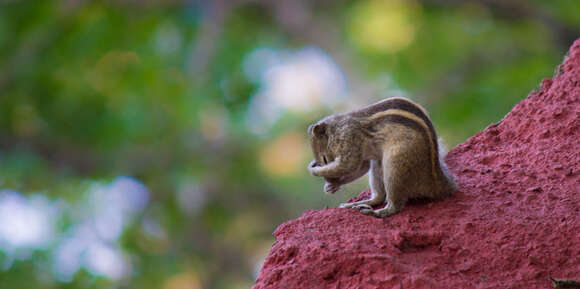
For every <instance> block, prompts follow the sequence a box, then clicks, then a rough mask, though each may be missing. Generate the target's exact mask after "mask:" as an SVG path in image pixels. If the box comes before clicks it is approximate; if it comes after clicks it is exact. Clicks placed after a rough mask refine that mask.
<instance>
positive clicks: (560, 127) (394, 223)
mask: <svg viewBox="0 0 580 289" xmlns="http://www.w3.org/2000/svg"><path fill="white" fill-rule="evenodd" d="M447 163H448V165H449V168H450V169H451V170H452V171H453V172H454V173H455V174H456V176H457V182H458V184H459V191H458V192H456V193H455V194H454V195H453V196H451V197H449V198H446V199H444V200H441V201H437V202H430V203H422V204H419V203H415V204H408V205H407V206H406V207H405V209H403V211H402V212H400V213H398V214H396V215H394V216H391V217H388V218H386V219H378V218H375V217H370V216H365V215H362V214H361V213H359V212H357V211H354V210H349V209H325V210H316V211H308V212H305V213H304V214H303V215H302V216H301V217H300V218H298V219H296V220H292V221H289V222H286V223H284V224H282V225H280V226H279V227H278V229H277V230H276V231H275V232H274V235H275V236H276V240H277V241H276V243H275V244H274V245H273V247H272V249H271V251H270V254H269V256H268V257H267V259H266V261H265V263H264V266H263V268H262V271H261V272H260V275H259V277H258V279H257V282H256V285H255V286H254V289H263V288H277V289H284V288H289V289H297V288H553V287H552V284H551V281H550V280H549V277H554V278H564V279H576V280H578V279H580V39H579V40H577V41H576V42H575V43H574V45H573V46H572V48H571V49H570V52H569V57H568V58H567V59H566V60H565V62H564V63H563V64H562V65H561V66H560V67H559V68H558V72H557V73H556V75H555V76H554V78H553V79H544V80H543V81H542V83H541V85H540V88H539V89H538V90H536V91H533V92H532V93H530V95H529V96H528V97H527V98H526V99H525V100H523V101H521V102H520V103H519V104H517V105H516V106H515V107H514V108H513V109H512V111H511V112H510V113H509V114H508V115H506V117H505V118H504V119H503V120H502V121H500V122H499V123H496V124H492V125H490V126H488V127H487V128H486V129H485V130H483V131H482V132H480V133H478V134H477V135H475V136H473V137H471V138H470V139H468V140H467V141H466V142H465V143H463V144H461V145H458V146H457V147H455V148H454V149H452V150H451V151H450V152H449V154H448V156H447ZM367 197H368V192H363V193H362V194H361V195H360V196H358V197H357V198H355V199H363V198H367Z"/></svg>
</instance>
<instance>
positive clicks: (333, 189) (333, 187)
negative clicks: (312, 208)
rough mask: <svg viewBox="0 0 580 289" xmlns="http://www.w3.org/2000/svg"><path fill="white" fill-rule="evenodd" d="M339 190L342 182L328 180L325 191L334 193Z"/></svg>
mask: <svg viewBox="0 0 580 289" xmlns="http://www.w3.org/2000/svg"><path fill="white" fill-rule="evenodd" d="M338 190H340V184H337V183H329V182H326V184H324V192H326V193H328V194H334V193H336V192H337V191H338Z"/></svg>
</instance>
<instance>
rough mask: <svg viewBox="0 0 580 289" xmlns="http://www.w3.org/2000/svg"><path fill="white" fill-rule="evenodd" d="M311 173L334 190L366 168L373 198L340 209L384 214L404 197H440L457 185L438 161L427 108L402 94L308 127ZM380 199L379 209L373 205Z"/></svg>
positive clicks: (328, 189)
mask: <svg viewBox="0 0 580 289" xmlns="http://www.w3.org/2000/svg"><path fill="white" fill-rule="evenodd" d="M308 136H309V138H310V144H311V146H312V151H313V153H314V160H313V161H312V162H311V163H310V165H309V166H308V170H309V171H310V173H311V174H312V175H313V176H319V177H324V178H325V180H326V184H325V185H324V191H325V192H327V193H330V194H333V193H335V192H336V191H338V190H339V189H340V187H341V186H342V185H344V184H347V183H350V182H352V181H354V180H356V179H358V178H360V177H361V176H363V175H364V174H366V173H367V172H369V170H370V175H369V183H370V188H371V198H370V199H368V200H363V201H359V202H352V203H343V204H340V206H339V207H340V208H353V209H358V210H360V211H361V212H362V213H364V214H369V215H374V216H377V217H386V216H390V215H393V214H395V213H397V212H398V211H400V210H401V209H402V208H403V206H404V205H405V203H406V202H407V200H408V199H413V198H431V199H436V198H442V197H445V196H447V195H449V194H451V193H452V192H454V191H455V190H456V189H457V186H456V184H455V181H454V177H453V175H451V174H450V173H449V172H448V170H447V167H446V166H445V163H444V162H443V160H442V152H440V151H439V148H440V147H441V145H440V144H439V142H438V140H437V135H436V134H435V129H434V127H433V124H432V123H431V120H430V119H429V117H428V116H427V113H426V112H425V110H424V109H423V108H422V107H421V106H420V105H418V104H416V103H414V102H412V101H410V100H408V99H406V98H402V97H394V98H388V99H385V100H382V101H380V102H378V103H375V104H372V105H369V106H367V107H364V108H362V109H359V110H355V111H353V112H350V113H345V114H337V115H331V116H328V117H326V118H323V119H322V120H320V121H318V122H317V123H315V124H313V125H311V126H310V127H309V128H308ZM384 203H387V205H386V206H385V207H384V208H382V209H373V207H375V206H380V205H382V204H384Z"/></svg>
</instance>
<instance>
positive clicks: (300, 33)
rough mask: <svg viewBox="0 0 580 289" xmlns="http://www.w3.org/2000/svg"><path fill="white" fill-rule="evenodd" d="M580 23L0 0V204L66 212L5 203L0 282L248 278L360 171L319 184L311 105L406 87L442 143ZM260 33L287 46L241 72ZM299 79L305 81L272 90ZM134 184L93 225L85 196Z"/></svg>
mask: <svg viewBox="0 0 580 289" xmlns="http://www.w3.org/2000/svg"><path fill="white" fill-rule="evenodd" d="M457 3H461V4H457ZM579 31H580V6H579V5H578V3H577V1H575V0H561V1H549V2H548V1H528V2H525V1H484V0H481V1H466V2H461V1H428V0H426V1H417V2H414V1H395V0H385V1H382V0H365V1H356V2H353V1H311V2H309V1H192V2H185V1H184V2H180V1H169V2H166V1H146V2H143V3H141V2H136V1H116V0H115V1H83V0H81V1H0V216H10V214H8V213H6V212H13V211H9V209H10V208H12V209H14V208H17V209H18V208H20V209H18V210H21V211H16V212H24V211H22V210H24V209H22V208H24V207H18V206H17V205H14V206H15V207H10V206H7V205H5V206H4V207H3V206H2V203H1V202H2V200H4V201H5V203H10V202H8V201H6V200H8V199H9V197H10V198H16V200H17V201H14V202H13V203H10V204H20V205H22V204H36V203H38V202H36V203H35V201H34V200H35V198H36V199H38V198H40V200H42V201H39V202H40V203H43V204H44V203H46V204H50V206H52V207H54V208H58V210H57V211H58V212H59V213H57V214H56V217H54V218H53V219H52V220H53V221H54V224H53V225H54V227H55V229H54V231H51V232H49V233H47V234H49V235H50V236H51V237H50V241H48V242H47V243H43V244H44V245H43V246H36V247H35V246H31V247H30V246H29V247H28V248H24V247H22V246H21V244H22V243H18V242H16V241H14V240H16V239H14V238H13V239H10V238H9V237H7V235H10V234H12V233H10V232H19V231H17V229H18V228H20V227H18V228H17V226H24V228H25V231H27V230H26V228H27V224H28V225H29V224H30V223H27V222H28V221H23V222H20V223H19V222H17V221H14V222H12V218H7V219H6V222H0V224H1V225H3V226H6V228H7V229H6V230H4V231H2V230H1V229H0V287H1V288H10V289H12V288H14V289H19V288H144V289H145V288H164V289H178V288H247V287H249V286H251V285H252V284H253V280H254V278H255V277H256V273H257V270H258V268H259V264H260V262H261V261H262V260H263V258H264V257H265V255H266V254H267V252H268V249H269V247H270V246H271V244H272V243H273V242H274V238H273V237H272V235H271V234H272V232H273V230H274V229H275V228H276V226H277V225H278V224H280V223H281V222H283V221H285V220H287V219H289V218H294V217H297V216H299V215H300V213H301V212H302V211H304V210H307V209H318V208H321V207H323V206H325V205H329V206H335V205H336V204H337V203H338V202H339V201H344V200H346V199H347V198H348V197H349V196H352V195H354V194H356V193H357V192H358V191H360V190H361V189H363V188H365V184H364V181H360V182H358V183H357V184H355V185H350V186H347V187H346V189H343V193H339V194H337V195H336V196H332V197H330V196H325V195H324V194H323V193H322V183H321V180H318V179H316V178H313V177H310V176H308V175H307V173H306V170H305V169H303V168H304V167H305V166H306V164H307V162H308V158H309V156H310V152H309V148H308V145H307V143H306V141H307V140H306V134H305V130H306V127H307V125H308V124H310V123H312V122H313V121H315V120H317V119H318V118H320V117H322V116H324V115H325V114H328V113H331V112H332V111H334V110H336V109H337V108H343V109H347V108H352V107H353V106H356V105H359V104H364V103H370V102H372V101H376V100H378V99H380V98H382V97H386V96H389V95H391V94H399V95H400V94H402V95H407V96H409V97H411V98H413V99H415V100H417V101H418V102H420V103H422V104H423V105H424V106H425V107H427V109H428V110H429V111H430V113H431V116H432V119H433V120H434V123H435V125H436V127H437V129H438V131H439V133H440V135H441V136H442V137H443V138H444V139H445V140H446V142H447V143H448V144H449V146H453V145H455V144H457V143H459V142H462V141H463V140H465V139H466V138H467V137H469V136H470V135H473V134H474V133H476V132H477V131H479V130H481V129H483V128H484V127H485V126H486V125H488V124H490V123H492V122H496V121H498V120H500V119H501V118H502V117H503V115H505V114H506V113H507V112H508V111H509V110H510V108H511V107H512V106H513V105H514V104H515V103H517V102H518V101H519V100H521V99H522V98H523V97H525V95H527V94H528V93H529V92H530V91H531V90H533V89H535V88H536V87H537V86H538V84H539V82H540V80H541V79H542V78H545V77H551V76H552V72H553V69H554V68H555V66H556V65H558V64H559V63H560V62H561V59H562V57H563V55H564V54H565V53H566V51H567V49H568V47H569V46H570V45H571V43H572V41H573V40H574V39H575V38H576V37H577V36H578V35H579V33H578V32H579ZM305 47H306V50H304V49H305ZM308 47H311V48H312V47H314V49H308ZM261 48H267V49H266V50H265V51H266V52H268V53H270V54H272V55H277V56H276V57H277V58H276V57H273V58H271V59H273V60H272V61H274V62H272V63H270V62H268V61H269V60H268V59H266V58H264V59H262V60H259V61H258V62H256V63H257V64H256V63H254V65H265V66H268V65H270V66H275V65H276V63H275V62H276V61H291V60H292V59H294V60H296V59H298V60H296V61H298V64H292V65H294V66H292V65H290V64H288V65H287V66H285V69H286V70H285V71H286V73H288V74H283V73H282V74H276V73H281V72H280V69H281V68H280V67H278V68H279V69H278V70H276V71H277V72H276V71H274V72H272V71H273V70H272V71H270V70H268V71H269V72H268V73H269V74H268V73H265V74H264V73H262V74H263V75H262V77H261V78H260V77H258V79H251V75H249V74H248V73H249V72H248V69H249V68H248V67H249V65H250V64H248V63H250V60H248V59H249V55H251V54H252V53H253V52H255V51H258V50H257V49H261ZM256 55H258V54H256ZM304 55H307V56H308V55H311V56H312V55H313V56H312V57H314V58H312V59H314V60H312V61H314V63H315V65H314V66H313V67H314V68H315V69H316V68H317V67H319V65H318V64H316V63H325V61H326V60H325V59H331V61H333V62H334V64H332V65H330V64H329V66H328V67H329V68H328V69H330V70H332V67H338V68H339V71H338V73H339V74H340V75H344V77H345V83H344V87H345V89H344V93H343V94H344V95H343V96H342V97H335V98H331V101H330V104H329V103H327V102H325V100H324V99H322V98H323V97H325V96H324V95H318V94H316V93H312V91H315V92H321V93H324V92H326V91H335V90H336V89H337V88H336V87H332V85H330V86H331V87H329V85H328V84H324V82H321V83H322V84H320V83H318V82H316V79H314V80H312V77H313V76H312V75H314V76H317V75H319V74H321V73H318V72H316V71H317V70H314V71H315V72H312V70H309V69H306V70H304V67H311V66H304V65H307V64H308V65H311V64H312V61H311V62H300V61H301V60H300V57H303V58H305V57H306V56H304ZM317 57H318V58H317ZM280 59H282V60H280ZM288 59H290V60H288ZM320 59H322V60H320ZM294 60H292V61H294ZM309 61H310V60H309ZM316 61H320V62H316ZM304 63H306V64H304ZM309 63H310V64H309ZM321 65H322V64H321ZM333 65H334V66H333ZM288 67H290V68H292V69H297V68H301V67H302V69H303V70H298V71H299V72H298V73H294V74H292V73H290V72H292V69H289V68H288ZM282 68H284V66H283V67H282ZM288 71H290V72H288ZM308 72H310V73H312V75H308V74H307V73H308ZM331 74H332V73H331ZM264 75H265V76H264ZM276 75H282V77H278V78H276V77H277V76H276ZM286 75H290V76H286ZM305 75H306V76H305ZM291 77H297V79H298V80H292V79H291V80H292V81H290V82H285V81H286V80H287V78H291ZM300 77H303V78H304V79H300ZM308 77H310V78H308ZM272 79H273V80H272ZM332 79H334V81H336V79H340V78H336V77H335V78H332ZM268 81H270V82H268ZM276 81H278V82H276ZM300 81H303V82H300ZM313 82H314V84H313ZM272 83H273V84H272ZM280 83H281V84H280ZM288 83H290V84H288ZM330 83H333V82H332V81H330ZM302 84H304V86H305V87H306V88H309V89H312V90H308V91H307V93H306V94H305V95H306V96H311V98H308V97H307V98H300V97H298V95H297V96H296V99H293V100H289V99H288V98H289V96H285V94H283V92H284V91H286V90H285V88H288V89H291V91H294V89H298V90H297V91H298V93H299V92H300V91H301V90H300V89H302V91H304V89H303V88H302V87H301V86H302ZM336 84H337V87H339V85H338V83H336ZM277 85H279V86H280V87H282V88H281V89H278V86H277ZM284 85H286V86H284ZM288 85H289V86H288ZM308 85H311V86H312V87H310V86H308ZM332 89H335V90H332ZM275 92H277V93H278V94H276V95H273V94H275ZM280 93H282V94H281V95H282V96H280ZM308 93H310V94H308ZM260 95H262V96H264V97H265V98H264V99H265V100H268V101H278V104H277V105H278V106H264V105H265V104H264V103H266V102H267V101H263V100H262V99H261V98H260V97H261V96H260ZM272 95H273V96H272ZM268 97H270V98H268ZM276 97H278V98H276ZM284 97H285V98H284ZM290 98H292V95H291V96H290ZM310 99H312V103H310V101H311V100H310ZM255 107H258V109H256V108H255ZM260 109H261V110H260ZM264 110H266V112H264ZM269 110H271V112H273V114H275V115H276V116H275V118H273V119H268V118H263V119H262V118H259V117H258V118H252V117H253V116H254V115H260V113H264V114H268V111H269ZM255 122H264V123H268V125H266V126H265V128H262V129H260V130H255V129H253V128H252V127H253V124H254V123H255ZM260 125H261V124H260ZM123 176H129V177H128V178H127V177H123ZM141 185H144V186H145V187H146V188H147V190H146V193H143V191H142V190H141V189H140V188H141V187H140V186H141ZM96 188H100V189H96ZM119 188H120V189H119ZM123 188H130V189H123ZM125 191H135V192H137V193H135V194H137V195H136V196H140V197H139V198H142V199H143V200H144V202H146V205H145V206H144V207H142V208H141V207H139V208H137V207H136V208H131V209H127V208H125V207H123V208H121V209H122V210H128V212H130V213H127V215H123V217H122V218H121V217H119V218H120V219H119V220H122V225H120V226H121V228H122V231H121V234H120V235H119V236H117V237H112V238H109V239H107V237H106V236H105V237H103V236H102V234H103V233H102V232H107V231H106V230H105V231H102V230H103V229H102V228H101V229H98V226H97V229H95V230H96V231H95V232H96V233H95V232H92V231H90V230H93V229H94V227H91V226H92V225H90V224H92V222H96V223H98V222H99V220H100V219H98V218H101V217H102V216H101V215H99V214H100V213H95V212H101V213H102V212H105V213H104V216H105V217H107V216H106V215H107V214H113V215H114V212H116V211H108V210H109V209H108V208H107V206H105V207H104V208H100V207H99V204H100V203H99V202H97V201H95V199H92V198H97V199H98V198H100V197H99V196H101V195H102V196H109V197H111V198H113V199H114V198H115V196H116V195H115V194H121V195H122V194H124V193H125ZM103 192H105V193H103ZM100 194H101V195H100ZM2 196H4V197H3V198H4V199H2ZM20 197H22V198H20ZM19 198H20V199H19ZM106 200H107V199H105V201H103V202H104V203H105V204H107V202H108V201H106ZM129 200H132V199H129ZM139 200H140V199H139ZM27 202H29V203H27ZM120 202H121V201H120ZM121 203H122V202H121ZM23 206H24V205H23ZM113 207H114V206H113ZM7 208H8V209H7ZM2 210H5V211H4V215H2ZM111 210H112V209H111ZM27 212H28V211H27ZM31 212H32V211H31ZM111 212H113V213H111ZM123 212H125V211H123ZM7 214H8V215H7ZM40 219H42V218H40ZM93 219H94V220H93ZM14 220H17V217H15V218H14ZM24 220H27V219H26V217H25V218H24ZM87 220H88V221H87ZM91 220H93V221H91ZM95 220H96V221H95ZM105 220H108V219H106V218H105ZM111 220H117V219H115V218H113V219H111ZM23 224H24V225H23ZM87 224H88V225H87ZM104 224H105V225H106V224H108V223H107V222H105V223H104ZM83 226H85V227H83ZM28 228H34V227H30V226H29V227H28ZM77 228H85V229H86V228H89V233H86V234H89V235H91V234H92V235H91V236H93V235H94V236H93V237H91V238H94V239H91V240H92V241H91V242H93V243H90V244H93V245H91V246H92V247H91V246H89V247H87V248H88V249H87V248H85V249H82V248H81V249H79V250H78V252H77V251H75V252H77V253H78V256H85V255H87V256H89V257H82V258H84V259H82V260H81V259H78V260H77V259H74V258H73V257H71V258H72V259H70V260H68V259H67V260H68V261H66V262H65V263H64V264H69V263H71V264H73V265H74V264H76V263H78V264H77V265H74V266H73V265H71V266H73V267H72V268H77V269H78V270H76V269H72V270H73V271H72V273H71V274H72V275H70V274H69V275H70V276H69V277H67V278H65V277H62V276H61V275H59V274H64V273H62V272H60V273H59V272H55V270H59V269H58V268H60V267H58V266H57V267H55V265H54V264H55V263H54V262H55V258H56V259H58V258H57V256H59V253H58V252H61V251H59V250H60V249H59V248H61V249H62V248H63V246H64V245H63V244H67V243H66V242H65V241H66V240H69V239H70V240H75V239H74V236H76V235H75V232H76V231H75V230H77ZM90 228H93V229H90ZM12 229H14V230H16V231H14V230H12ZM21 229H22V228H21ZM11 230H12V231H11ZM99 230H101V231H99ZM29 231H30V232H32V233H30V232H28V231H27V232H28V233H29V234H28V235H26V234H25V233H26V232H25V233H24V235H22V236H24V237H27V238H33V237H35V236H36V237H38V238H41V237H42V236H44V235H38V234H37V235H35V233H34V232H33V229H29ZM3 232H4V234H5V235H2V234H3ZM81 232H85V231H82V230H81ZM90 232H92V233H90ZM99 232H101V233H99ZM79 234H80V235H81V236H84V235H83V234H85V233H79ZM99 234H101V235H99ZM30 236H32V237H30ZM71 236H73V237H71ZM12 237H14V236H12ZM24 237H22V238H24ZM71 238H72V239H71ZM10 240H12V241H10ZM21 240H23V239H21ZM27 240H32V239H27ZM11 242H12V243H11ZM71 242H73V241H71ZM19 244H20V245H19ZM71 244H72V243H71ZM101 245H102V246H103V247H102V248H101V247H99V246H101ZM19 246H20V247H19ZM71 246H72V245H71ZM95 246H96V247H95ZM71 248H76V247H74V246H72V247H71ZM79 248H80V247H79ZM83 248H84V247H83ZM95 248H97V249H98V250H97V249H95ZM103 248H104V249H103ZM99 250H100V251H99ZM107 250H108V251H107ZM63 252H65V253H66V252H68V251H63ZM91 252H92V253H91ZM94 252H97V253H98V252H101V253H98V254H97V253H94ZM103 252H104V253H103ZM107 252H108V253H110V255H111V256H110V258H108V259H107V258H105V257H102V256H108V255H107V254H105V253H107ZM91 254H96V255H94V256H93V255H91ZM64 256H68V255H67V254H64ZM71 256H73V255H71ZM74 256H76V255H74ZM91 256H93V257H91ZM95 256H96V257H95ZM99 256H101V257H102V258H101V257H99ZM119 256H121V257H119ZM79 258H81V257H79ZM91 258H93V259H94V260H93V259H91ZM115 258H117V259H115ZM119 258H121V259H119ZM79 260H80V261H79ZM95 260H96V261H95ZM67 262H68V263H67ZM75 262H76V263H75ZM95 262H96V263H95ZM99 262H100V263H99ZM119 262H120V263H119ZM83 264H84V265H83ZM91 264H93V265H91ZM94 264H97V265H94ZM119 264H121V265H119ZM69 265H70V264H69ZM75 266H76V267H75ZM119 266H120V267H119ZM55 268H57V269H55ZM91 268H93V269H91ZM95 268H96V269H95ZM111 268H113V269H111ZM114 268H120V269H118V270H117V269H114ZM99 270H100V271H99ZM115 270H117V271H119V270H122V272H121V273H119V274H117V273H115V272H116V271H115ZM58 276H61V277H58Z"/></svg>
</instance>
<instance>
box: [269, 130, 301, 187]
mask: <svg viewBox="0 0 580 289" xmlns="http://www.w3.org/2000/svg"><path fill="white" fill-rule="evenodd" d="M306 149H307V145H306V143H305V140H304V138H303V135H302V134H299V133H297V132H290V133H286V134H284V135H282V136H280V137H278V138H277V139H275V140H273V141H272V142H270V143H269V144H268V145H267V146H266V148H265V149H264V150H263V151H262V154H261V155H260V164H261V166H262V169H263V170H264V171H265V172H266V173H268V174H270V175H272V176H277V177H284V176H292V175H296V174H297V173H298V172H299V171H300V170H302V169H306V168H305V166H304V163H303V161H304V157H305V154H306V153H305V151H306Z"/></svg>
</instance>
